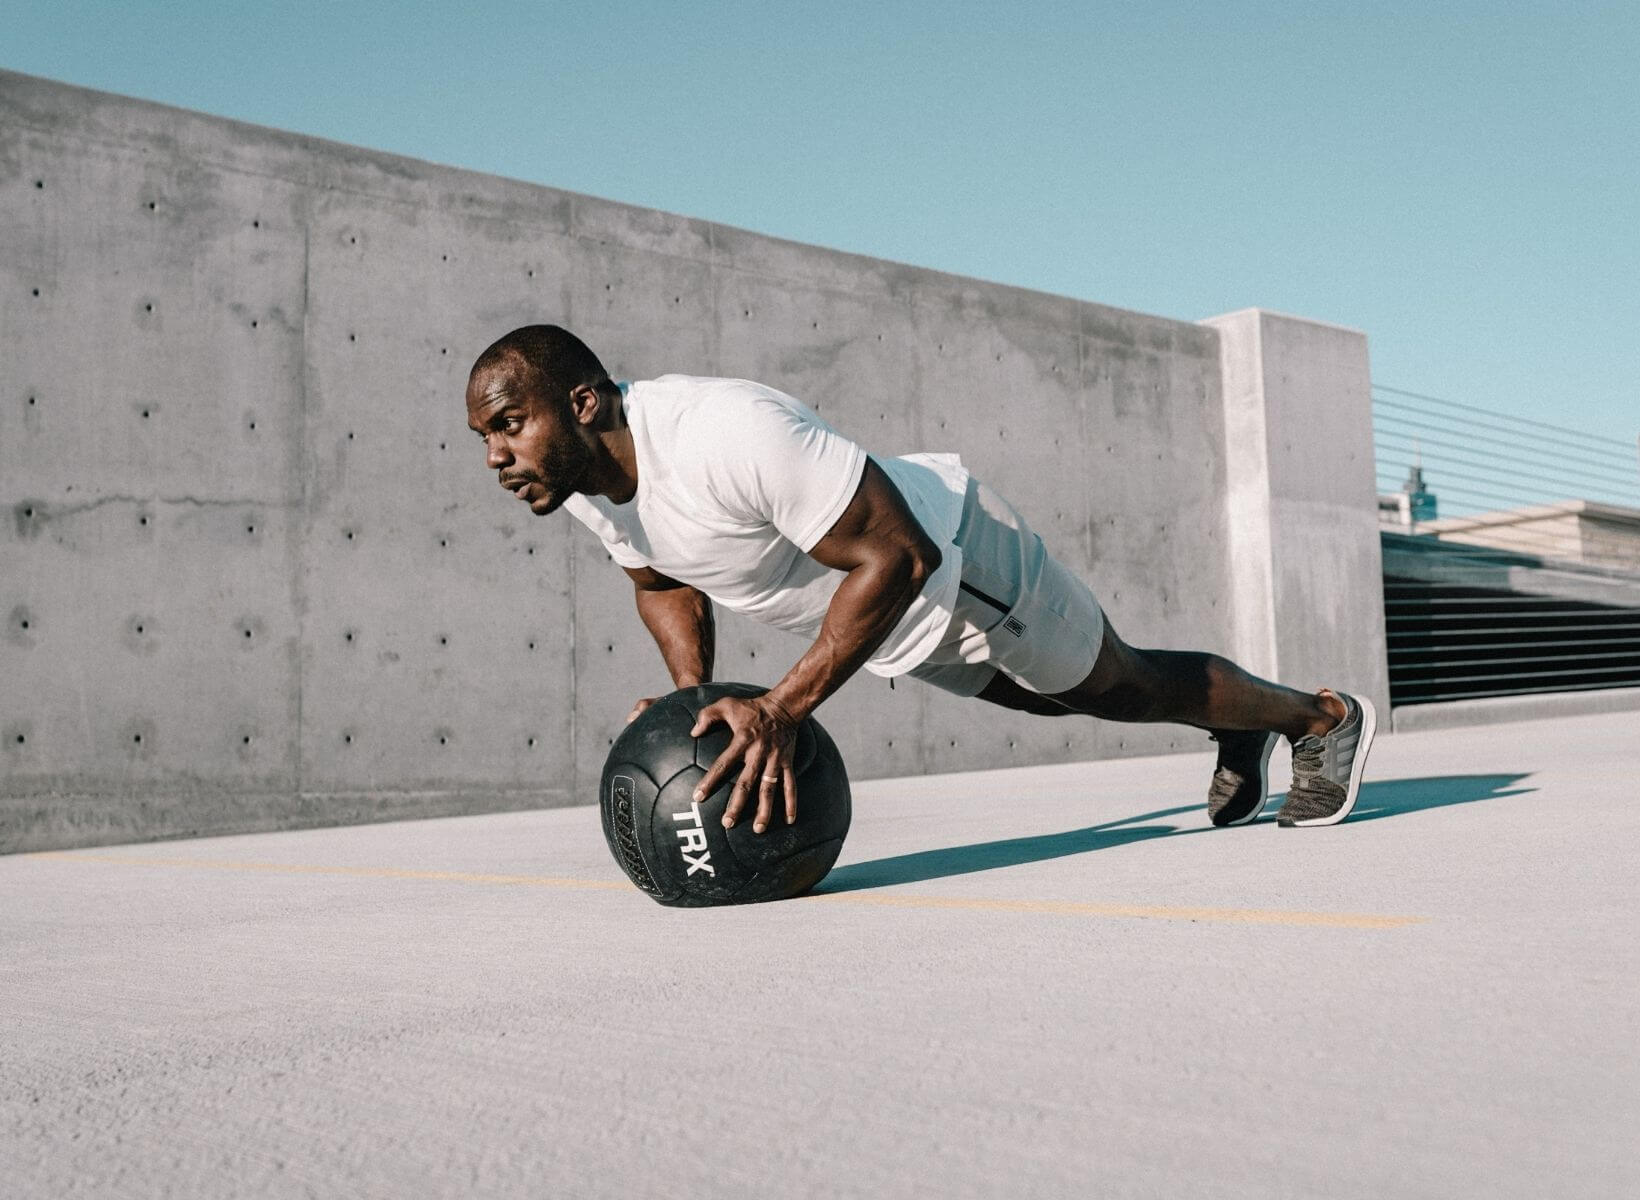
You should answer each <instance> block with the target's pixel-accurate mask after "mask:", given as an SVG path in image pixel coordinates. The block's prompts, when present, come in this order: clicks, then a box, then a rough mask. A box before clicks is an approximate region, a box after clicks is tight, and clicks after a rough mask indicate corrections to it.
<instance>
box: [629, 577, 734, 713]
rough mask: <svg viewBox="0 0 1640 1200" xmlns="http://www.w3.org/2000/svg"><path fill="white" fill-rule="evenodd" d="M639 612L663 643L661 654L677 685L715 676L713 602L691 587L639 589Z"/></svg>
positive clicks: (707, 679)
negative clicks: (713, 672)
mask: <svg viewBox="0 0 1640 1200" xmlns="http://www.w3.org/2000/svg"><path fill="white" fill-rule="evenodd" d="M637 602H638V616H639V617H641V618H642V619H643V623H644V625H645V627H647V628H648V630H649V632H650V634H651V635H652V636H653V637H654V639H655V644H656V645H657V646H659V647H660V651H661V658H662V660H663V661H664V662H665V663H666V669H667V671H668V672H669V673H670V674H671V676H672V682H673V684H674V685H675V686H677V687H680V688H682V687H694V686H695V685H696V684H700V683H710V682H711V680H712V660H713V658H714V657H715V655H716V653H717V627H716V625H715V623H714V621H713V619H712V602H711V600H709V599H708V598H707V597H706V595H705V594H704V593H703V592H700V591H698V590H696V589H695V588H692V587H675V588H666V589H664V590H660V591H651V590H645V589H643V588H639V589H638V590H637Z"/></svg>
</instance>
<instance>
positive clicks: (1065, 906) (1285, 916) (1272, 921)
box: [810, 892, 1429, 929]
mask: <svg viewBox="0 0 1640 1200" xmlns="http://www.w3.org/2000/svg"><path fill="white" fill-rule="evenodd" d="M810 899H813V900H825V901H829V902H831V903H836V904H872V905H877V906H878V907H881V908H958V909H970V910H973V911H975V912H1017V913H1045V914H1048V915H1050V916H1062V917H1138V918H1142V919H1147V920H1156V921H1228V922H1233V923H1239V924H1244V925H1320V926H1326V927H1330V928H1333V929H1396V928H1399V927H1400V926H1402V925H1420V924H1422V923H1423V922H1425V921H1427V920H1429V918H1428V917H1392V916H1378V915H1375V914H1372V913H1325V912H1291V911H1287V910H1283V909H1274V908H1195V907H1178V906H1173V905H1161V904H1094V903H1087V902H1083V901H1079V900H981V899H972V898H967V897H963V896H906V895H900V894H896V893H886V894H875V893H865V892H834V893H831V894H827V893H824V892H822V893H821V894H820V895H818V896H812V897H810Z"/></svg>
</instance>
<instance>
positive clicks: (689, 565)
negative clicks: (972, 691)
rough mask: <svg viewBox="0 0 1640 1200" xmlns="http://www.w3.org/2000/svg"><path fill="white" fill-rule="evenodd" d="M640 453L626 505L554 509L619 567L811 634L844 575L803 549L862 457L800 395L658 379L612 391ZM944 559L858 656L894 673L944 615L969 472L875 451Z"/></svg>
mask: <svg viewBox="0 0 1640 1200" xmlns="http://www.w3.org/2000/svg"><path fill="white" fill-rule="evenodd" d="M622 390H623V392H624V401H623V407H624V410H625V413H626V421H627V425H628V427H629V428H630V429H631V431H632V445H633V449H634V451H635V453H636V455H637V460H638V491H637V494H636V495H635V496H633V498H632V499H631V500H629V501H628V502H627V503H625V504H614V503H612V502H611V501H610V500H609V498H608V497H607V496H589V495H580V494H577V495H573V496H571V497H570V498H569V499H568V500H566V501H565V502H564V508H565V509H567V510H568V511H569V512H570V513H571V514H573V515H574V516H575V517H576V518H577V519H578V520H579V521H581V523H582V524H584V525H586V526H587V528H589V529H591V530H592V532H593V533H595V534H597V535H598V538H599V540H601V541H602V542H603V543H604V546H605V548H606V549H607V550H608V551H609V553H610V556H611V557H612V558H613V559H614V560H615V561H616V562H618V563H620V564H621V565H622V566H625V567H645V566H647V567H653V568H654V569H655V570H657V571H659V572H660V573H661V574H663V575H669V576H671V577H672V578H673V579H676V580H678V581H679V582H680V583H687V584H689V585H691V586H692V587H695V588H698V589H699V590H700V591H702V592H704V593H705V594H706V595H708V596H710V597H711V598H712V600H713V601H714V602H716V603H718V604H721V605H722V606H723V607H724V608H726V609H729V610H731V611H732V612H738V613H744V614H745V615H746V616H748V617H752V618H754V619H756V620H758V621H761V622H763V623H765V624H768V625H773V626H775V627H777V628H779V629H785V630H788V631H790V632H792V633H796V634H801V635H802V636H804V637H807V638H814V637H816V636H818V634H819V632H820V626H821V623H822V622H823V621H824V620H825V616H826V609H827V607H828V606H829V605H830V604H831V598H832V594H833V593H834V592H836V590H837V587H838V585H839V584H841V583H842V581H843V578H844V573H843V572H842V571H837V570H833V569H832V568H830V567H826V566H823V565H822V564H821V563H819V562H818V561H816V560H815V559H813V558H810V557H809V556H808V554H807V553H806V552H807V551H808V550H809V549H811V548H812V547H813V546H814V545H815V543H817V542H819V541H820V539H821V538H823V537H825V536H826V534H827V533H829V532H830V531H831V527H832V526H833V525H834V524H836V522H837V519H838V517H840V516H842V515H843V510H844V509H846V508H847V507H848V505H849V501H851V500H852V499H853V498H854V493H855V491H856V489H857V488H858V487H859V484H860V477H861V475H862V474H863V473H864V471H865V463H866V457H867V455H866V452H865V451H864V450H862V449H861V448H860V447H859V446H858V445H856V444H855V443H854V442H851V441H849V440H848V439H847V438H845V437H843V436H842V435H841V434H839V433H838V432H837V431H836V430H834V429H833V428H832V427H831V426H829V425H827V424H826V423H825V422H824V421H822V420H821V419H820V417H819V415H818V414H817V413H815V412H814V411H813V410H812V409H810V408H809V407H808V406H806V405H804V404H803V403H801V402H800V401H798V400H794V399H793V398H792V397H790V396H787V395H785V394H784V393H782V392H777V391H775V390H774V389H773V388H769V387H764V386H763V385H762V384H758V383H752V382H750V381H748V380H744V379H707V378H698V377H694V376H688V375H663V376H661V377H660V378H659V379H654V380H644V381H640V382H636V383H632V384H627V385H623V388H622ZM873 461H875V462H876V463H877V465H878V466H879V467H881V468H882V470H883V472H884V474H886V475H887V476H888V477H889V478H890V479H891V480H893V481H894V485H895V486H896V487H898V488H899V489H900V493H901V494H902V495H903V496H904V497H905V500H906V504H907V505H908V507H909V508H910V509H911V513H912V515H913V516H915V517H916V518H917V521H918V523H919V524H921V525H922V527H923V529H924V531H926V532H927V534H928V536H929V538H930V540H932V541H933V543H934V544H935V545H936V546H938V547H939V548H940V552H941V554H942V555H943V560H942V561H941V563H940V566H939V568H938V569H937V570H936V571H935V572H934V573H933V574H932V575H931V576H929V578H928V579H927V580H925V581H924V583H923V587H922V591H921V593H920V594H919V595H918V596H917V597H916V599H914V600H913V601H912V602H911V607H910V608H909V609H907V610H906V613H905V615H904V616H903V617H901V619H900V622H899V624H898V625H896V626H895V627H894V630H893V631H892V632H891V633H890V634H889V635H888V637H887V638H886V639H885V640H884V641H883V643H882V645H880V646H879V647H878V648H877V651H876V653H875V654H874V655H873V656H872V657H871V659H870V660H869V661H868V662H867V663H866V669H867V670H869V671H871V672H873V673H874V674H877V675H888V676H892V675H900V674H903V673H904V672H906V671H909V670H910V669H911V668H912V667H914V666H916V665H917V664H918V663H920V662H922V661H923V659H925V658H926V657H927V656H928V655H929V654H930V653H931V652H932V651H933V649H934V647H935V646H936V645H937V644H938V643H939V640H940V637H941V635H942V634H943V633H944V632H945V629H946V626H947V625H948V624H949V623H950V620H951V612H952V608H953V606H954V604H955V601H956V596H957V583H958V581H959V579H960V577H961V571H962V551H961V550H960V549H959V548H958V547H957V546H956V545H955V544H954V543H953V539H954V538H955V536H956V532H957V527H958V525H959V524H960V522H961V520H962V502H963V494H964V491H965V489H966V487H967V482H968V472H967V471H965V470H964V469H963V467H962V463H961V461H960V460H959V459H958V458H957V457H956V456H955V455H950V454H916V455H909V456H907V457H905V458H887V459H883V458H876V457H875V456H873Z"/></svg>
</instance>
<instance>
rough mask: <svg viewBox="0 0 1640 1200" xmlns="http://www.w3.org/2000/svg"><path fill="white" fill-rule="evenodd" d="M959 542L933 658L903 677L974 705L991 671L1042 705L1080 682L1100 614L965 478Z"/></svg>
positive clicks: (991, 496) (1090, 659)
mask: <svg viewBox="0 0 1640 1200" xmlns="http://www.w3.org/2000/svg"><path fill="white" fill-rule="evenodd" d="M956 543H957V545H958V546H959V547H961V549H962V590H961V591H959V592H958V593H957V604H956V611H955V612H953V613H952V615H951V624H950V625H949V626H947V627H946V631H945V636H944V637H943V638H941V639H940V643H939V645H938V646H936V647H935V648H934V652H933V653H932V654H930V655H929V656H928V657H927V658H926V659H925V660H923V662H922V663H920V664H919V665H917V666H915V667H913V668H911V670H910V671H909V672H908V674H909V675H910V676H911V677H912V678H913V679H921V680H922V681H923V682H925V683H931V684H933V685H934V686H935V687H937V688H942V689H943V690H945V691H947V692H953V693H955V694H956V695H958V696H977V695H978V694H979V693H980V692H981V691H982V690H983V689H984V688H985V685H986V684H988V683H990V682H991V679H992V677H993V676H995V674H996V673H997V672H998V671H1001V672H1002V673H1003V674H1004V675H1006V676H1008V677H1009V678H1010V679H1012V680H1014V681H1015V682H1016V683H1018V684H1020V686H1022V687H1025V688H1029V689H1030V690H1031V691H1033V692H1039V693H1041V694H1042V695H1045V696H1051V695H1053V694H1055V693H1056V692H1066V691H1069V690H1070V689H1071V688H1073V687H1075V686H1076V685H1077V684H1079V683H1081V682H1082V681H1083V680H1084V679H1086V678H1087V677H1088V673H1089V672H1090V671H1092V670H1093V664H1094V660H1095V659H1097V658H1098V657H1099V646H1100V643H1101V642H1102V641H1103V640H1104V636H1105V614H1104V612H1103V611H1102V610H1101V609H1100V607H1099V602H1098V601H1097V600H1095V599H1094V597H1093V591H1092V590H1091V589H1090V588H1089V587H1088V585H1087V584H1085V583H1083V582H1082V580H1080V579H1079V578H1077V577H1076V575H1075V574H1073V573H1072V572H1071V571H1069V570H1068V569H1067V568H1066V567H1065V566H1064V565H1063V564H1062V563H1060V562H1059V560H1057V559H1056V558H1054V557H1053V555H1051V554H1049V553H1048V551H1047V548H1046V547H1045V546H1043V544H1042V539H1041V538H1040V537H1038V536H1037V535H1036V534H1035V533H1034V532H1033V531H1032V530H1031V527H1030V526H1029V525H1028V524H1026V522H1025V518H1024V517H1022V516H1020V515H1019V512H1018V511H1017V510H1016V509H1015V508H1014V506H1013V505H1011V504H1009V503H1008V502H1007V501H1006V500H1004V499H1003V498H1002V497H1001V496H999V495H998V494H997V493H996V492H994V491H992V490H991V489H990V488H988V487H986V486H985V484H983V483H981V482H980V481H979V480H977V479H973V478H970V479H969V480H968V492H967V495H966V496H965V497H964V498H963V505H962V525H961V526H960V527H959V528H958V530H957V536H956Z"/></svg>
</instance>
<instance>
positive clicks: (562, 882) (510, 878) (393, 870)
mask: <svg viewBox="0 0 1640 1200" xmlns="http://www.w3.org/2000/svg"><path fill="white" fill-rule="evenodd" d="M28 857H30V858H50V859H55V860H57V861H60V862H90V863H114V864H116V865H117V866H122V867H199V868H202V869H204V870H207V871H262V872H265V873H267V874H270V875H347V876H353V877H356V878H359V879H426V880H431V881H434V882H439V883H492V884H512V885H515V886H517V885H521V886H524V887H550V888H581V889H592V890H595V891H617V890H620V889H623V888H630V887H631V886H632V885H631V884H629V883H620V882H618V881H617V880H614V879H567V878H559V877H556V876H551V875H485V874H481V873H478V872H473V871H412V870H408V869H406V868H402V867H326V866H314V865H310V864H305V863H269V862H235V861H232V860H229V859H212V858H150V857H148V856H146V855H140V854H81V853H78V852H75V853H67V852H63V851H44V852H42V853H38V854H31V855H29V856H28Z"/></svg>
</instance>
